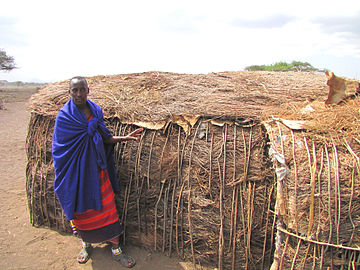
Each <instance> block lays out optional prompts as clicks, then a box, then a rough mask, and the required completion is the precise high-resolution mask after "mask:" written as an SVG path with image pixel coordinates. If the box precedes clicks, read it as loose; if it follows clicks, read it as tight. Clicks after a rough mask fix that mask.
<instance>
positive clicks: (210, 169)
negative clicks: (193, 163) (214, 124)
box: [209, 132, 214, 194]
mask: <svg viewBox="0 0 360 270" xmlns="http://www.w3.org/2000/svg"><path fill="white" fill-rule="evenodd" d="M213 144H214V133H213V132H212V133H211V141H210V153H209V159H210V164H209V193H210V194H211V178H212V151H213Z"/></svg>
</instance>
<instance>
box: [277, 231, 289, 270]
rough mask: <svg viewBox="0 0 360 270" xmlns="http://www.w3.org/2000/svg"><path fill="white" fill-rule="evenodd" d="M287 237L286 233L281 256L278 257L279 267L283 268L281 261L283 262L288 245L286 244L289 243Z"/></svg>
mask: <svg viewBox="0 0 360 270" xmlns="http://www.w3.org/2000/svg"><path fill="white" fill-rule="evenodd" d="M289 238H290V237H289V236H288V235H287V237H286V241H285V246H284V249H283V251H282V254H281V258H280V265H279V269H283V263H284V258H285V254H286V250H287V247H288V244H289Z"/></svg>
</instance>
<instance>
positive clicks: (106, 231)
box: [73, 170, 123, 243]
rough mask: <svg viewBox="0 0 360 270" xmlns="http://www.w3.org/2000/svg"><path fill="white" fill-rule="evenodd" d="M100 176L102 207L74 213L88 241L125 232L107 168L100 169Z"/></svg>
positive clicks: (109, 238)
mask: <svg viewBox="0 0 360 270" xmlns="http://www.w3.org/2000/svg"><path fill="white" fill-rule="evenodd" d="M99 178H100V192H101V202H102V209H101V210H94V209H89V210H86V211H85V212H83V213H76V212H75V213H74V220H73V221H74V225H75V227H76V229H77V231H78V233H79V235H80V237H81V238H82V240H83V241H84V242H87V243H100V242H104V241H108V240H111V239H113V238H115V237H118V236H119V235H120V234H121V233H122V232H123V228H122V226H121V225H120V221H119V216H118V213H117V211H116V206H115V196H114V192H113V190H112V187H111V183H110V180H109V175H108V172H107V170H100V172H99Z"/></svg>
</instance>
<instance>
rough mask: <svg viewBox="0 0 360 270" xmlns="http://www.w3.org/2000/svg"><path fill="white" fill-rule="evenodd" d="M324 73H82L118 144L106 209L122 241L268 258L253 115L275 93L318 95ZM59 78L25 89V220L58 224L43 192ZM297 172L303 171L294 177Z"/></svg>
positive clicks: (208, 257)
mask: <svg viewBox="0 0 360 270" xmlns="http://www.w3.org/2000/svg"><path fill="white" fill-rule="evenodd" d="M325 81H326V78H325V76H324V75H322V74H316V73H300V72H299V73H298V72H283V73H276V72H223V73H212V74H207V75H190V74H174V73H163V72H148V73H141V74H128V75H113V76H96V77H92V78H88V82H89V85H90V88H91V90H90V91H91V94H90V96H89V98H90V99H92V100H94V101H95V102H97V103H98V104H99V105H101V106H102V108H103V110H104V115H105V118H106V121H107V125H108V127H109V128H110V129H111V130H112V132H113V133H114V134H116V135H121V134H127V133H128V132H129V131H130V130H132V129H134V128H135V126H139V125H144V126H146V127H149V129H146V130H145V133H144V135H143V137H142V139H141V141H140V143H139V144H133V143H125V144H119V145H118V146H117V148H116V154H115V158H116V164H117V169H118V172H119V175H120V180H121V181H120V183H121V186H122V191H121V193H120V195H119V196H118V198H117V199H118V202H117V205H118V210H119V213H120V217H121V220H122V222H123V224H124V226H125V236H126V237H125V238H124V239H125V240H126V241H131V242H132V243H139V244H141V245H142V246H145V247H147V248H150V249H155V250H161V251H162V252H164V253H167V254H169V255H171V254H174V253H176V254H177V255H178V256H180V257H183V258H185V259H187V260H192V261H193V262H194V263H201V264H204V263H205V264H206V263H207V264H210V265H218V266H219V268H220V269H222V268H226V269H227V268H230V267H233V268H234V269H239V267H244V266H246V267H247V268H249V269H255V268H258V267H259V265H262V266H263V267H266V266H268V265H269V264H270V262H271V261H272V255H273V254H272V252H273V233H274V230H275V223H274V218H273V212H272V211H271V209H273V207H274V203H275V200H274V198H273V197H274V194H275V190H274V175H273V172H272V171H271V169H270V167H271V166H270V165H269V164H270V162H269V158H268V155H267V134H266V132H265V129H264V127H263V125H261V123H260V120H262V116H263V115H264V114H263V112H264V111H265V110H266V111H267V112H275V111H276V110H275V108H277V109H279V107H281V106H282V105H283V104H289V103H290V102H291V101H292V102H296V103H302V102H311V101H314V100H317V99H320V100H325V98H326V95H327V89H326V85H325ZM67 89H68V81H66V82H65V81H64V82H59V83H54V84H50V85H47V86H45V87H44V88H42V89H41V90H40V91H39V93H38V94H36V95H34V96H33V97H32V99H31V104H30V108H32V111H33V113H32V116H31V119H30V123H29V133H28V138H27V153H28V167H27V194H28V200H29V207H30V212H31V220H32V223H33V224H34V225H37V226H42V225H45V226H49V227H52V228H57V229H59V230H62V231H67V230H69V227H68V224H67V223H66V221H65V218H64V215H63V213H62V211H61V209H60V207H59V204H58V202H57V201H56V198H55V196H54V193H53V189H52V183H53V179H54V172H53V168H52V157H51V136H52V130H53V125H54V118H55V116H56V114H57V112H58V110H59V109H60V107H61V106H62V105H63V104H64V103H65V102H66V101H67V100H68V95H67ZM304 181H305V180H304Z"/></svg>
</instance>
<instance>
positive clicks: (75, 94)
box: [69, 76, 89, 106]
mask: <svg viewBox="0 0 360 270" xmlns="http://www.w3.org/2000/svg"><path fill="white" fill-rule="evenodd" d="M69 94H70V96H71V98H72V99H73V102H74V103H75V105H78V106H82V105H85V104H86V99H87V96H88V94H89V86H88V84H87V81H86V79H85V78H84V77H80V76H77V77H74V78H72V79H71V80H70V87H69Z"/></svg>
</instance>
